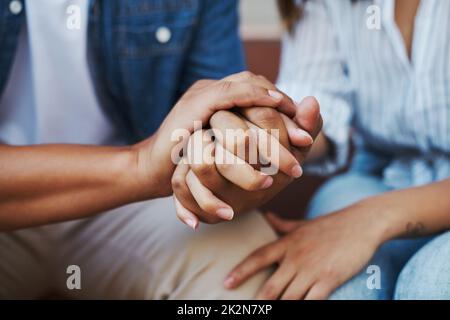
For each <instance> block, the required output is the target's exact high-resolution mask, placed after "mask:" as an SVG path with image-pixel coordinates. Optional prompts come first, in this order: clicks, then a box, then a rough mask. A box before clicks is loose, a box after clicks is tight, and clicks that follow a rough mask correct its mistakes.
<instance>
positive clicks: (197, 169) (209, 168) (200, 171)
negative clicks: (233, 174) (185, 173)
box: [191, 163, 215, 180]
mask: <svg viewBox="0 0 450 320" xmlns="http://www.w3.org/2000/svg"><path fill="white" fill-rule="evenodd" d="M191 169H192V171H194V173H195V175H196V176H197V177H198V178H199V179H200V180H201V178H205V179H207V178H210V177H212V176H213V175H214V172H215V167H214V165H210V164H207V163H201V164H192V165H191Z"/></svg>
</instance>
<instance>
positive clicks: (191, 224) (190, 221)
mask: <svg viewBox="0 0 450 320" xmlns="http://www.w3.org/2000/svg"><path fill="white" fill-rule="evenodd" d="M186 224H187V225H188V226H189V227H191V228H192V229H194V231H195V230H197V227H198V222H197V221H195V220H194V219H186Z"/></svg>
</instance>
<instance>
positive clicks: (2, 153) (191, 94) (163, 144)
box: [0, 73, 297, 231]
mask: <svg viewBox="0 0 450 320" xmlns="http://www.w3.org/2000/svg"><path fill="white" fill-rule="evenodd" d="M245 74H246V73H244V75H245ZM255 105H257V106H265V107H269V108H277V110H278V111H280V112H283V113H285V114H286V115H288V116H290V117H293V116H294V115H295V113H296V108H297V107H296V105H295V104H294V103H293V101H292V100H291V99H290V98H289V97H287V96H286V95H285V94H283V93H282V92H279V91H270V90H267V89H266V88H265V87H264V86H262V85H261V84H260V83H259V82H258V81H257V80H256V77H253V76H251V77H250V76H245V77H243V76H242V74H237V75H234V76H230V77H228V78H227V79H222V80H218V81H213V80H203V81H199V82H197V83H195V84H194V85H193V86H192V87H191V88H190V89H189V90H188V91H187V92H186V93H185V94H184V96H183V97H182V98H181V99H180V100H179V101H178V102H177V104H176V105H175V106H174V107H173V108H172V110H171V112H170V113H169V114H168V116H167V117H166V119H165V120H164V122H163V123H162V124H161V126H160V128H159V129H158V131H157V132H156V133H155V134H154V135H153V136H151V137H149V138H148V139H146V140H144V141H142V142H141V143H138V144H136V145H133V146H128V147H98V146H80V145H34V146H10V145H0V168H1V169H0V190H2V191H1V192H0V231H4V230H13V229H18V228H24V227H31V226H36V225H42V224H48V223H52V222H59V221H66V220H71V219H77V218H82V217H86V216H90V215H93V214H96V213H100V212H102V211H105V210H108V209H111V208H115V207H118V206H121V205H124V204H127V203H131V202H135V201H141V200H145V199H152V198H156V197H163V196H168V195H171V194H172V188H171V183H170V181H171V178H172V175H173V172H174V170H175V164H173V163H172V161H171V150H172V148H173V147H174V146H176V144H177V143H178V142H177V141H171V134H172V132H173V130H175V129H180V128H182V129H185V130H187V132H190V133H192V132H194V129H195V128H194V121H200V123H201V124H202V125H207V124H208V122H209V119H210V118H211V116H212V115H213V114H214V113H215V112H217V111H219V110H228V109H232V108H234V107H236V106H239V107H240V108H248V107H252V106H255Z"/></svg>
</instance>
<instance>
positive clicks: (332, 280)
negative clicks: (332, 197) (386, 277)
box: [225, 202, 381, 300]
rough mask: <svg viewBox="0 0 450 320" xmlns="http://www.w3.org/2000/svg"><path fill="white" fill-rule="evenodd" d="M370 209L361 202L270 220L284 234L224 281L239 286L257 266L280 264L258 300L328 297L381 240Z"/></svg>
mask: <svg viewBox="0 0 450 320" xmlns="http://www.w3.org/2000/svg"><path fill="white" fill-rule="evenodd" d="M372 211H373V210H372V208H371V207H370V205H366V203H365V202H361V203H359V204H357V205H353V206H351V207H348V208H346V209H344V210H342V211H338V212H335V213H332V214H330V215H327V216H323V217H320V218H317V219H314V220H309V221H289V220H283V219H280V218H277V217H276V216H274V215H272V214H269V215H267V219H268V221H269V223H270V224H271V225H272V226H273V227H274V229H275V230H276V231H277V232H278V233H280V234H283V235H284V236H283V237H282V238H280V239H279V240H277V241H275V242H273V243H270V244H268V245H266V246H264V247H261V248H259V249H258V250H256V251H254V252H253V253H252V254H250V255H249V256H248V257H247V258H246V259H244V261H242V262H241V263H240V264H239V265H238V266H236V267H235V268H234V269H233V270H232V271H231V272H230V274H229V275H228V276H227V278H226V279H225V286H226V287H227V288H229V289H232V288H236V287H238V286H239V285H240V284H242V283H243V282H245V281H246V280H247V279H248V278H250V277H251V276H252V275H254V274H255V273H257V272H258V271H260V270H262V269H264V268H267V267H270V266H272V265H274V264H277V265H278V266H277V270H276V271H275V273H274V274H273V275H272V276H271V277H270V278H269V279H268V280H267V282H266V283H265V284H264V285H263V287H262V288H261V289H260V291H259V293H258V296H257V298H259V299H280V298H281V299H285V300H299V299H308V300H309V299H326V298H328V296H329V295H330V294H331V293H332V292H333V291H334V290H335V289H337V288H338V287H339V286H340V285H341V284H343V283H344V282H346V281H347V280H349V279H350V278H351V277H352V276H354V275H355V274H357V273H358V272H359V271H360V270H361V269H362V268H363V267H364V266H365V265H366V264H367V263H368V262H369V260H370V258H371V257H372V256H373V254H374V253H375V250H376V249H377V248H378V246H379V245H380V244H381V240H380V239H381V236H380V232H379V230H380V229H379V228H377V224H376V222H375V220H376V218H375V219H374V218H373V217H374V215H373V214H371V212H372Z"/></svg>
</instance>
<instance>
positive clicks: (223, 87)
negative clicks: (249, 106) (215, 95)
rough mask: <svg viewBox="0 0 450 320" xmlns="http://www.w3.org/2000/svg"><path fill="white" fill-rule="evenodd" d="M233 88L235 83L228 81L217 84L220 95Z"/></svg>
mask: <svg viewBox="0 0 450 320" xmlns="http://www.w3.org/2000/svg"><path fill="white" fill-rule="evenodd" d="M232 88H233V82H232V81H228V80H221V81H219V82H217V89H218V91H219V92H220V93H226V92H229V91H230V90H231V89H232Z"/></svg>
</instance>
